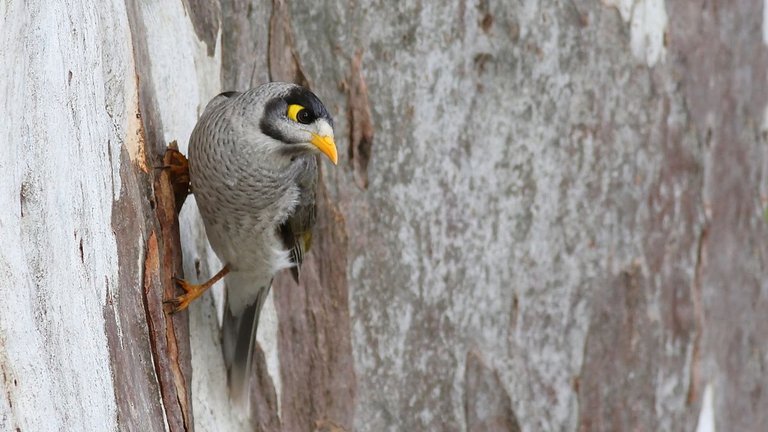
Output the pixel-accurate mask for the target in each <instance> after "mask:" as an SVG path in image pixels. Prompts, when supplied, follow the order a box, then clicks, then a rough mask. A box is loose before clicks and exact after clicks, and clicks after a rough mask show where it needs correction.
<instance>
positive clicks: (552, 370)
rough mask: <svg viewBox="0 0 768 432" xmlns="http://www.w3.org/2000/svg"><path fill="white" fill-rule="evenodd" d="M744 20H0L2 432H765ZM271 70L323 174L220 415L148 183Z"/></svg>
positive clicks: (753, 102)
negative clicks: (304, 247) (297, 250)
mask: <svg viewBox="0 0 768 432" xmlns="http://www.w3.org/2000/svg"><path fill="white" fill-rule="evenodd" d="M765 7H766V6H765V4H764V3H762V2H759V1H757V0H749V1H739V2H703V3H697V2H673V1H669V2H665V1H664V0H600V1H599V0H563V1H554V0H547V1H532V0H504V1H501V0H498V1H493V0H475V1H467V0H456V1H451V2H437V1H431V2H430V1H418V0H406V1H401V2H382V1H374V0H323V1H318V2H287V1H285V0H272V1H271V2H266V1H257V0H250V1H249V0H221V1H214V0H211V1H199V0H181V1H179V0H174V1H158V0H142V1H138V0H126V1H124V2H123V1H120V0H110V1H107V2H96V3H93V4H90V3H87V2H78V1H75V0H61V1H58V2H46V1H41V0H28V1H24V2H18V1H13V0H10V1H8V0H6V1H0V19H1V20H2V22H1V23H0V37H1V38H2V39H0V60H2V61H0V95H2V103H0V148H2V150H3V151H2V152H0V177H1V178H2V180H1V181H0V183H2V184H3V185H4V187H3V188H2V189H1V192H0V203H2V205H1V206H0V208H2V210H0V239H2V241H3V242H2V243H3V247H2V248H1V249H0V282H2V283H0V372H2V381H0V382H1V383H2V386H3V387H2V388H3V390H4V391H2V392H0V430H21V431H27V430H35V431H38V430H41V431H44V430H141V431H153V430H171V431H181V430H193V429H196V430H198V431H201V430H202V431H205V430H210V431H216V430H228V431H230V430H231V431H237V430H253V429H257V430H266V431H278V430H285V431H304V430H319V431H352V430H356V431H357V430H359V431H380V430H414V431H415V430H468V431H488V430H493V431H519V430H522V431H539V430H544V431H554V430H574V431H575V430H579V431H592V430H596V431H603V430H604V431H614V430H697V431H711V430H715V429H716V430H721V431H724V430H734V431H737V430H738V431H741V430H744V431H748V430H762V429H763V428H764V427H765V426H764V425H766V424H768V409H766V408H768V374H766V367H767V366H766V365H768V336H766V335H768V269H767V268H766V264H767V260H768V258H767V256H768V246H766V239H767V238H768V236H767V235H768V232H767V231H768V230H766V223H768V221H767V220H766V219H767V218H768V216H767V215H768V212H767V211H766V207H768V186H767V182H766V172H767V170H768V154H767V153H768V152H767V150H768V147H766V140H767V139H768V114H766V113H767V112H768V111H766V103H767V102H768V86H767V83H768V82H767V80H766V78H767V77H766V70H768V58H767V57H766V45H768V23H766V22H765V18H764V17H765V16H766V15H765V13H766V12H765ZM268 80H287V81H294V82H299V83H302V84H304V85H307V86H310V87H311V88H312V89H313V90H314V91H315V92H316V93H317V94H318V95H319V96H320V97H321V99H323V100H324V101H325V103H326V105H327V106H328V107H329V109H330V111H331V112H332V114H333V115H334V117H335V119H336V134H337V143H338V144H339V150H340V155H342V157H341V158H340V163H339V166H337V167H330V166H328V165H326V166H324V167H323V170H322V182H321V185H320V192H319V203H318V204H319V220H318V228H317V232H316V234H315V238H316V242H315V244H314V246H313V249H312V252H311V254H310V255H309V257H308V259H307V263H306V265H305V267H304V270H303V273H302V279H301V283H300V284H299V285H296V284H294V283H293V281H292V280H291V278H290V277H289V276H287V275H281V276H280V277H278V279H277V280H276V282H275V285H274V289H273V294H272V296H271V298H270V299H269V301H268V304H267V307H266V310H265V312H264V316H263V317H262V323H261V325H260V328H259V335H258V339H259V343H260V344H259V349H258V350H257V353H256V365H257V367H256V369H257V370H256V377H255V378H256V379H255V380H254V382H253V389H252V394H253V413H252V416H251V417H249V418H246V417H244V416H242V415H239V414H237V413H235V412H233V411H232V410H231V409H230V406H229V402H228V400H227V396H226V379H225V373H224V366H223V361H222V359H221V354H220V347H219V340H218V327H217V326H218V323H217V312H218V311H217V301H218V300H219V299H220V296H221V292H220V287H219V288H217V289H216V290H214V292H213V293H212V294H210V295H206V296H205V297H203V298H202V299H201V300H199V301H198V302H196V303H195V304H193V306H192V307H191V308H190V311H189V313H183V314H178V315H174V316H169V315H167V314H165V313H164V312H163V310H162V300H163V299H164V298H169V297H171V296H172V295H173V293H174V289H175V288H174V286H173V282H172V277H173V276H174V275H182V274H184V275H185V276H186V277H188V278H191V279H203V278H206V277H207V276H209V275H211V274H213V272H215V271H216V270H218V268H217V267H218V266H219V263H218V262H217V260H216V258H215V255H214V254H213V252H212V250H211V249H210V246H208V244H207V241H206V239H205V236H204V231H203V229H202V224H201V221H200V218H199V215H198V214H197V210H196V208H195V204H194V196H193V195H192V196H190V197H189V198H188V199H187V201H186V203H185V204H184V207H183V208H182V210H181V212H180V214H178V217H177V212H176V209H175V202H174V197H173V190H172V187H171V184H170V182H169V177H168V171H167V170H166V169H163V168H162V166H164V165H165V164H166V163H167V162H168V161H167V160H166V161H164V160H163V152H164V150H165V148H166V146H167V145H168V143H170V142H171V141H174V140H175V141H177V142H178V144H179V147H180V148H181V150H182V152H184V151H186V143H187V140H188V138H189V134H190V133H191V130H192V127H193V126H194V124H195V121H196V119H197V116H198V115H199V114H200V112H201V111H202V109H203V108H204V106H205V103H206V102H207V101H208V100H209V99H210V98H211V97H213V96H214V95H216V94H217V93H219V92H220V91H224V90H242V89H246V88H248V87H251V86H254V85H257V84H258V83H261V82H264V81H268Z"/></svg>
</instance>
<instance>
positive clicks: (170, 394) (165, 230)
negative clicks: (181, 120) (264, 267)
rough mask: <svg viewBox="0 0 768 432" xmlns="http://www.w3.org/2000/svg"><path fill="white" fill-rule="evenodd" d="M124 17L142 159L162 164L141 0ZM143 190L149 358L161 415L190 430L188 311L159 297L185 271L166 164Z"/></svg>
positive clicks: (129, 5)
mask: <svg viewBox="0 0 768 432" xmlns="http://www.w3.org/2000/svg"><path fill="white" fill-rule="evenodd" d="M126 6H127V9H128V22H129V26H130V28H131V36H132V42H133V49H134V59H135V63H136V74H137V77H141V79H139V92H138V93H139V112H140V113H141V121H142V125H143V129H142V130H141V131H140V133H141V134H142V135H143V137H142V141H143V142H145V143H146V145H145V146H144V147H143V151H144V154H143V155H142V157H143V159H144V160H146V161H148V163H149V165H150V166H153V167H162V166H164V165H169V164H170V159H167V160H162V159H161V157H162V156H161V155H163V154H164V152H165V150H166V143H165V142H164V141H163V139H162V137H163V133H162V121H161V120H160V116H159V112H158V108H157V107H158V101H157V98H156V95H155V92H154V87H153V83H152V81H151V76H152V74H151V69H150V65H151V61H150V58H149V57H150V56H149V49H148V46H147V40H146V37H147V34H148V33H147V31H146V25H145V23H144V21H143V19H142V13H141V8H140V4H139V2H136V1H129V2H127V3H126ZM151 172H152V174H153V177H150V178H149V179H148V180H147V182H148V183H149V184H147V185H146V186H145V189H144V191H146V193H147V194H148V195H149V196H148V198H149V200H150V201H152V198H151V194H152V192H154V206H155V213H154V215H153V214H152V213H151V210H150V209H147V211H146V214H145V218H146V221H147V225H148V233H146V236H147V237H146V238H147V243H146V259H145V261H144V278H143V291H144V292H143V295H144V312H145V314H146V320H147V325H148V329H149V339H150V342H151V353H152V360H153V361H154V366H155V374H156V375H157V380H158V382H159V386H160V395H161V397H162V402H163V408H164V409H165V418H166V419H167V422H168V428H169V430H170V431H172V432H176V431H188V430H192V428H193V423H192V403H191V400H192V399H191V391H190V388H189V385H188V384H187V381H186V379H188V378H189V377H190V376H191V365H190V359H191V354H190V350H189V343H188V340H189V336H188V335H189V325H188V321H187V315H186V314H177V315H176V316H174V317H172V319H171V318H169V316H168V315H167V314H166V313H165V311H164V310H163V300H164V299H166V298H171V297H172V296H173V295H174V294H175V289H176V287H175V284H174V282H173V277H174V276H183V270H182V261H181V247H180V241H179V227H178V218H177V214H176V208H175V205H176V199H175V197H174V191H173V187H172V185H171V182H170V178H169V175H170V170H167V169H156V170H151Z"/></svg>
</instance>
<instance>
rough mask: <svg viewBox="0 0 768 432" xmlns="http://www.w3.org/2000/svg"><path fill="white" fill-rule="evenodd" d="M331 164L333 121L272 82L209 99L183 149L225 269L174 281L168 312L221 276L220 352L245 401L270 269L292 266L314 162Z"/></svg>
mask: <svg viewBox="0 0 768 432" xmlns="http://www.w3.org/2000/svg"><path fill="white" fill-rule="evenodd" d="M321 153H322V154H325V155H326V156H327V157H328V158H329V159H330V160H331V162H333V163H334V164H336V163H337V158H338V156H337V151H336V144H335V141H334V136H333V120H332V119H331V116H330V114H329V113H328V110H326V108H325V106H324V105H323V104H322V102H320V99H318V97H317V96H315V95H314V94H313V93H312V92H311V91H309V90H308V89H306V88H304V87H301V86H298V85H295V84H288V83H281V82H272V83H267V84H263V85H261V86H259V87H257V88H254V89H251V90H248V91H246V92H243V93H238V92H226V93H222V94H220V95H218V96H216V97H215V98H213V100H211V101H210V102H209V103H208V105H207V106H206V108H205V111H204V112H203V114H202V116H201V117H200V119H199V120H198V122H197V125H196V126H195V129H194V131H193V132H192V136H191V137H190V141H189V174H190V179H191V183H192V192H193V194H194V196H195V200H196V202H197V206H198V207H199V209H200V214H201V215H202V218H203V222H204V224H205V232H206V234H207V236H208V240H209V242H210V244H211V246H212V247H213V250H214V251H215V252H216V255H217V256H218V257H219V259H220V260H221V262H222V263H223V264H224V268H222V270H221V271H220V272H218V273H217V274H216V275H215V276H213V277H212V278H211V279H210V280H208V281H206V282H205V283H202V284H199V285H196V284H191V283H189V282H186V281H183V280H177V283H178V285H179V286H180V287H181V288H182V289H183V290H184V291H185V293H184V294H183V295H181V296H179V297H176V298H175V299H172V300H170V301H169V302H168V303H170V304H171V305H172V308H173V312H177V311H180V310H183V309H186V308H187V306H188V305H189V303H190V302H191V301H193V300H194V299H196V298H197V297H199V296H200V295H201V294H202V293H203V292H205V290H207V289H208V288H210V287H211V286H212V285H213V284H215V283H216V282H217V281H219V280H220V279H221V278H223V277H225V276H226V277H227V278H226V280H225V283H226V304H225V308H224V319H223V322H222V329H221V330H222V348H223V351H224V360H225V363H226V365H227V377H228V382H229V388H230V395H231V397H232V399H233V400H234V401H235V402H239V403H240V404H242V403H243V402H245V403H247V401H248V400H249V398H248V396H249V395H248V388H249V383H250V375H251V357H252V351H253V348H254V343H255V342H254V341H255V338H256V328H257V325H258V320H259V313H260V311H261V308H262V306H263V304H264V300H265V299H266V297H267V294H268V293H269V289H270V285H271V283H272V278H273V276H274V275H275V273H277V272H278V271H280V270H282V269H286V268H290V269H291V273H292V274H293V277H294V279H296V281H297V282H298V278H299V268H300V266H301V263H302V260H303V258H304V253H305V252H306V251H307V250H308V248H309V246H310V242H311V229H312V226H313V224H314V222H315V209H316V206H315V192H316V185H317V176H318V167H317V158H316V157H315V156H316V155H317V154H321Z"/></svg>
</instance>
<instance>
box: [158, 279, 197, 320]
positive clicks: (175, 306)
mask: <svg viewBox="0 0 768 432" xmlns="http://www.w3.org/2000/svg"><path fill="white" fill-rule="evenodd" d="M173 281H174V282H175V283H176V285H177V286H178V287H179V288H181V289H183V290H184V294H182V295H180V296H178V297H174V298H172V299H168V300H165V301H164V302H163V304H164V305H168V306H170V313H171V314H175V313H176V312H181V311H183V310H184V309H186V308H188V307H189V304H190V303H192V301H193V300H195V299H196V298H198V297H200V295H201V294H202V293H204V292H205V288H204V287H203V286H201V285H196V284H191V283H189V282H187V281H185V280H184V279H179V278H177V277H174V278H173Z"/></svg>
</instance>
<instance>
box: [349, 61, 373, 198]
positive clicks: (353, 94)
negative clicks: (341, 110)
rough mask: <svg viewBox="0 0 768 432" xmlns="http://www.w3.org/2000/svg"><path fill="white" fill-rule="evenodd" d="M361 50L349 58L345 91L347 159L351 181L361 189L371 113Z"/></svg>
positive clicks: (368, 153)
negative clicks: (348, 72)
mask: <svg viewBox="0 0 768 432" xmlns="http://www.w3.org/2000/svg"><path fill="white" fill-rule="evenodd" d="M362 63H363V51H362V50H358V51H357V53H355V56H354V57H353V58H352V70H351V72H350V74H349V78H348V83H347V85H346V91H347V116H348V117H347V121H348V122H349V160H350V162H351V163H352V169H353V170H354V173H355V181H356V182H357V185H358V186H360V188H361V189H367V188H368V163H369V162H370V160H371V146H372V145H373V131H374V128H373V118H372V117H373V116H372V115H371V103H370V101H369V100H368V86H367V85H366V84H365V77H364V76H363V66H362Z"/></svg>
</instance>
